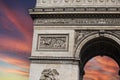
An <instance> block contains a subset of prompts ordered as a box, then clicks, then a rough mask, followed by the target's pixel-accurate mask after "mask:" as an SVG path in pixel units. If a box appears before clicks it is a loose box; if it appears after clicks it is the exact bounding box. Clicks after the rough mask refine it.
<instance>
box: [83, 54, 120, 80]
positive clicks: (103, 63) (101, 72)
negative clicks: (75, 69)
mask: <svg viewBox="0 0 120 80" xmlns="http://www.w3.org/2000/svg"><path fill="white" fill-rule="evenodd" d="M84 71H85V75H84V78H83V80H119V79H120V77H119V75H118V71H119V66H118V64H117V63H116V61H114V60H113V59H112V58H110V57H108V56H103V57H102V56H96V57H94V58H92V59H91V60H89V61H88V62H87V64H86V65H85V67H84Z"/></svg>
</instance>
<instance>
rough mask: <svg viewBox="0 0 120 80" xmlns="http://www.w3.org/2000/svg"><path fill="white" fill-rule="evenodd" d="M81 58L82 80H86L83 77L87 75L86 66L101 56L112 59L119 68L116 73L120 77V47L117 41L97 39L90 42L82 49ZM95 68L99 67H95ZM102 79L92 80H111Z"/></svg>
mask: <svg viewBox="0 0 120 80" xmlns="http://www.w3.org/2000/svg"><path fill="white" fill-rule="evenodd" d="M79 56H80V80H84V79H83V76H84V75H85V74H86V73H85V71H84V69H85V65H86V64H87V62H88V61H89V60H91V59H92V58H94V57H96V56H101V57H102V58H104V56H108V57H109V58H112V59H113V60H114V61H115V62H116V63H117V65H118V66H119V67H118V71H117V72H116V73H117V74H118V75H119V76H120V46H119V44H118V43H117V42H116V41H114V40H112V39H110V38H106V37H97V38H94V39H92V40H90V41H88V42H87V43H86V44H85V45H84V46H83V47H82V49H81V52H80V55H79ZM108 62H109V61H108ZM94 66H97V65H93V67H94ZM108 72H109V71H108ZM106 73H107V72H106ZM96 74H97V73H96ZM94 76H95V75H94ZM96 76H97V75H96ZM101 78H102V77H101ZM101 78H99V79H91V80H109V79H101ZM88 80H89V79H88ZM113 80H115V79H113Z"/></svg>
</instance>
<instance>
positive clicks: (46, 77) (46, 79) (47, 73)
mask: <svg viewBox="0 0 120 80" xmlns="http://www.w3.org/2000/svg"><path fill="white" fill-rule="evenodd" d="M58 76H59V73H58V71H57V70H56V69H44V70H43V71H42V73H41V77H40V79H39V80H59V77H58Z"/></svg>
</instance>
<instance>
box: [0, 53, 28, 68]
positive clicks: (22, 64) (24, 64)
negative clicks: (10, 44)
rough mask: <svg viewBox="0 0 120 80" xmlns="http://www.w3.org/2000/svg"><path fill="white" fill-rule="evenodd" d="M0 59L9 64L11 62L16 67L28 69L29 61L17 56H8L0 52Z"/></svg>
mask: <svg viewBox="0 0 120 80" xmlns="http://www.w3.org/2000/svg"><path fill="white" fill-rule="evenodd" d="M0 56H1V57H0V60H1V61H3V62H6V63H9V64H13V65H15V66H17V67H20V68H24V69H27V70H28V69H29V63H28V62H27V61H25V60H22V59H18V58H13V57H8V56H6V55H3V54H0Z"/></svg>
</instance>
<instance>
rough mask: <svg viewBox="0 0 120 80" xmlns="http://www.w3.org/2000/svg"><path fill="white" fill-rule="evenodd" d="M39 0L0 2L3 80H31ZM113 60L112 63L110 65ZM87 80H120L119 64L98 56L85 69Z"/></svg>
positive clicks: (0, 78)
mask: <svg viewBox="0 0 120 80" xmlns="http://www.w3.org/2000/svg"><path fill="white" fill-rule="evenodd" d="M35 3H36V2H35V0H29V1H28V0H0V80H29V67H30V61H29V59H28V57H30V54H31V46H32V44H31V43H32V34H33V20H32V19H31V17H30V15H29V13H28V9H29V8H34V7H35ZM108 61H109V62H108ZM85 72H86V74H85V76H84V80H120V78H119V77H118V65H117V63H116V62H115V61H114V60H113V59H111V58H109V57H106V56H105V57H100V56H97V57H95V58H93V59H91V60H90V61H89V62H88V63H87V64H86V66H85Z"/></svg>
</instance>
